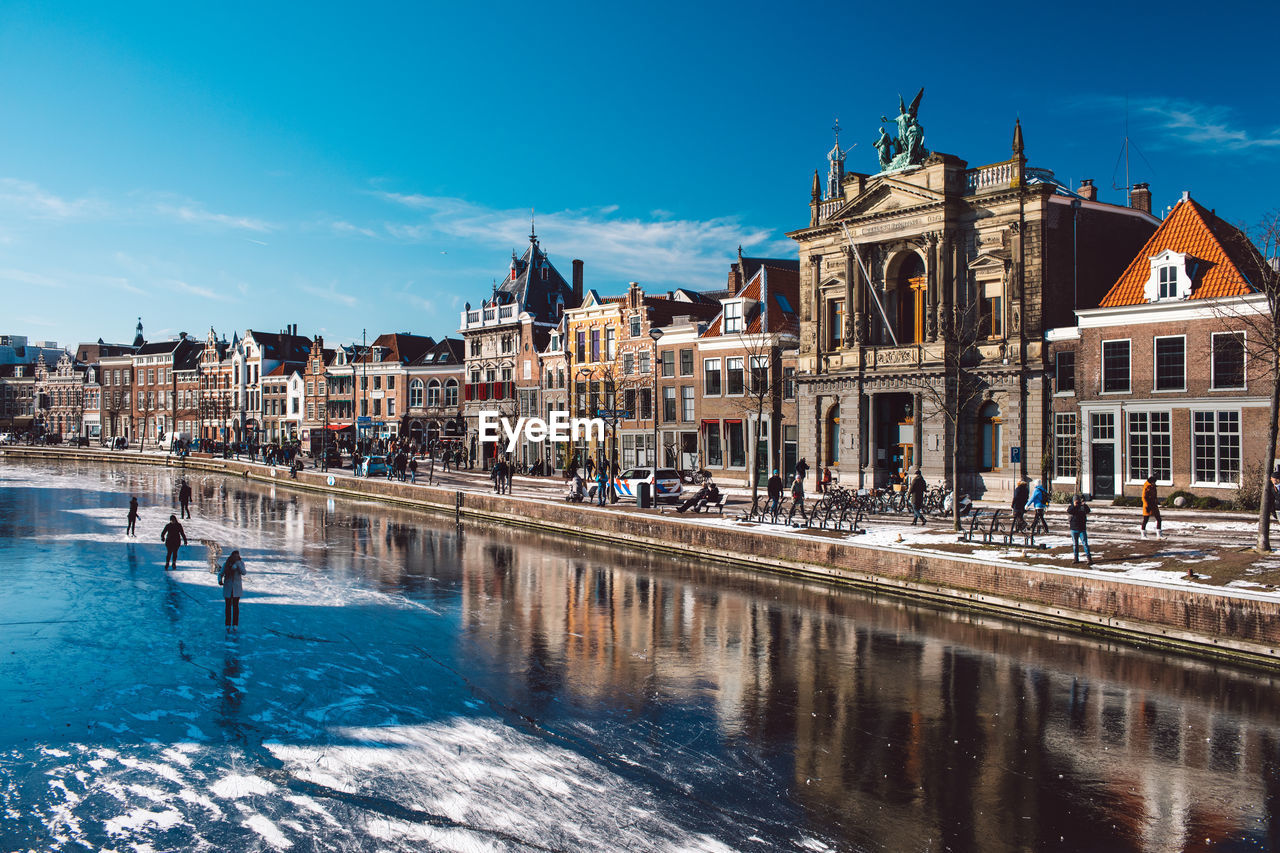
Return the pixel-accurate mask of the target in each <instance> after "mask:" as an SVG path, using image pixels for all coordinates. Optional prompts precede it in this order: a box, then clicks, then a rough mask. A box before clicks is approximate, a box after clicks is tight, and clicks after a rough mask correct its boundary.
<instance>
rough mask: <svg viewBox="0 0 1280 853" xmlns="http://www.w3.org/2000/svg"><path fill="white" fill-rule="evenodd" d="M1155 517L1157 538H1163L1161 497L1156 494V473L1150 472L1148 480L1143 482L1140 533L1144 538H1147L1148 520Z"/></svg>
mask: <svg viewBox="0 0 1280 853" xmlns="http://www.w3.org/2000/svg"><path fill="white" fill-rule="evenodd" d="M1152 518H1154V519H1155V520H1156V538H1157V539H1163V538H1164V533H1162V532H1161V530H1160V525H1161V523H1162V522H1161V519H1160V497H1159V496H1158V495H1157V494H1156V475H1155V474H1148V475H1147V481H1146V482H1145V483H1143V484H1142V527H1140V528H1138V532H1139V534H1141V536H1142V538H1143V539H1146V538H1147V522H1148V521H1149V520H1151V519H1152Z"/></svg>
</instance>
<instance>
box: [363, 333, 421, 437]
mask: <svg viewBox="0 0 1280 853" xmlns="http://www.w3.org/2000/svg"><path fill="white" fill-rule="evenodd" d="M435 345H436V342H435V340H434V339H433V338H429V337H424V336H422V335H411V334H409V333H408V332H396V333H389V334H384V335H378V337H377V338H376V339H375V340H374V342H373V343H372V344H370V345H369V348H368V350H366V351H365V352H363V353H361V354H360V355H358V356H357V357H356V359H355V361H354V362H353V366H354V368H355V380H356V411H357V413H358V416H359V417H367V418H369V419H370V425H371V427H370V428H371V433H370V435H371V436H372V437H373V438H383V439H386V438H397V437H398V436H399V435H400V432H401V427H402V426H403V420H404V414H405V409H406V408H407V406H408V403H409V374H408V369H409V365H410V364H412V363H414V362H416V361H417V360H418V359H420V358H422V356H423V355H424V354H426V353H427V352H429V351H430V350H431V349H432V348H434V347H435ZM357 423H359V422H357ZM362 434H363V433H362Z"/></svg>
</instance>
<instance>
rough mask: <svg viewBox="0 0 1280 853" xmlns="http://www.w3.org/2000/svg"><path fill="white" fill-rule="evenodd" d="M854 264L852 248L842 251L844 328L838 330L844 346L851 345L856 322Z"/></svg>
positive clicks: (855, 263)
mask: <svg viewBox="0 0 1280 853" xmlns="http://www.w3.org/2000/svg"><path fill="white" fill-rule="evenodd" d="M856 266H857V261H855V260H854V258H853V250H852V249H846V250H845V253H844V273H845V274H844V328H843V329H841V330H840V332H841V338H842V340H843V343H844V345H845V346H853V343H854V333H853V330H854V327H855V325H856V324H855V322H854V317H853V299H854V297H853V292H854V283H855V281H856V278H855V274H854V268H855V267H856Z"/></svg>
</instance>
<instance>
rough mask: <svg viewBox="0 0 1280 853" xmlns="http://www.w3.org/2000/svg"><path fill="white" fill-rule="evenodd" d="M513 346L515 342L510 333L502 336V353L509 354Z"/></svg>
mask: <svg viewBox="0 0 1280 853" xmlns="http://www.w3.org/2000/svg"><path fill="white" fill-rule="evenodd" d="M514 348H515V343H514V341H513V340H512V338H511V336H510V335H503V336H502V354H503V355H511V350H512V349H514Z"/></svg>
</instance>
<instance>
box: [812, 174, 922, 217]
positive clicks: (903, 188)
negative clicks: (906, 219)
mask: <svg viewBox="0 0 1280 853" xmlns="http://www.w3.org/2000/svg"><path fill="white" fill-rule="evenodd" d="M944 199H945V196H944V195H943V194H942V193H940V192H936V191H934V190H929V189H925V188H924V187H917V186H915V185H914V184H908V183H905V182H903V181H896V180H891V179H883V180H881V181H879V182H878V183H877V184H875V185H873V186H872V187H871V188H870V189H868V190H867V191H866V192H864V193H863V194H862V195H860V196H858V197H857V198H855V199H853V200H851V201H850V202H849V203H848V204H847V205H845V207H844V208H842V209H841V210H839V211H838V212H837V213H836V216H835V217H833V218H847V217H852V216H867V215H871V214H877V213H891V212H893V211H895V210H902V209H908V208H913V207H920V206H921V205H927V204H937V203H939V202H941V201H943V200H944Z"/></svg>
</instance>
